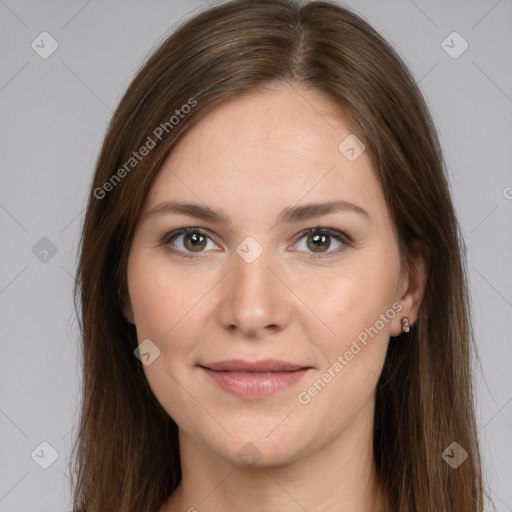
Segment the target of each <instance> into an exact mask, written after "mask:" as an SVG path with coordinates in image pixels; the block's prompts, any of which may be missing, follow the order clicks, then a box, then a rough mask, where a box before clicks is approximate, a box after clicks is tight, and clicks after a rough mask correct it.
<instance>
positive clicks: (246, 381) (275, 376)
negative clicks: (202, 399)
mask: <svg viewBox="0 0 512 512" xmlns="http://www.w3.org/2000/svg"><path fill="white" fill-rule="evenodd" d="M199 367H200V368H201V369H202V370H203V371H204V372H205V373H207V374H208V375H209V376H210V378H211V379H212V380H213V381H214V382H215V383H216V384H217V385H218V386H220V387H221V388H222V389H224V390H225V391H228V392H229V393H231V394H232V395H235V396H238V397H243V398H262V397H265V396H269V395H271V394H273V393H277V392H278V391H280V390H282V389H285V388H287V387H289V386H292V385H293V384H295V383H297V382H298V381H299V380H300V379H302V377H304V375H305V374H306V372H307V371H308V370H310V369H311V367H307V366H303V365H297V364H292V363H288V362H286V361H279V360H277V359H265V360H263V361H255V362H250V361H244V360H242V359H231V360H229V361H220V362H217V363H209V364H207V365H199Z"/></svg>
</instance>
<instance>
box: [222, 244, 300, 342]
mask: <svg viewBox="0 0 512 512" xmlns="http://www.w3.org/2000/svg"><path fill="white" fill-rule="evenodd" d="M232 264H233V267H232V270H231V271H230V272H229V273H228V275H227V276H226V277H225V279H224V280H223V284H222V286H223V290H222V293H221V300H220V306H219V310H218V311H219V321H220V323H221V324H222V326H223V327H224V328H226V329H228V330H230V331H237V330H238V331H240V332H241V333H243V334H244V335H245V336H246V337H251V338H261V337H262V336H265V335H268V334H269V333H270V334H273V333H276V332H279V331H281V330H283V329H284V328H285V327H286V325H287V324H288V323H289V321H290V316H291V311H292V305H293V303H292V298H293V293H292V292H291V290H290V289H289V288H288V287H287V286H286V279H285V278H284V275H283V274H284V272H283V271H282V270H279V266H278V265H276V263H275V262H273V261H272V257H271V255H270V254H269V251H265V250H264V251H263V252H262V253H261V254H260V255H259V256H258V257H257V258H256V259H255V260H254V261H252V262H248V261H246V260H245V259H244V258H243V257H241V256H240V255H239V254H238V253H234V254H233V262H232Z"/></svg>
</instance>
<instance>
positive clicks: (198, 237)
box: [162, 228, 351, 258]
mask: <svg viewBox="0 0 512 512" xmlns="http://www.w3.org/2000/svg"><path fill="white" fill-rule="evenodd" d="M303 238H306V249H298V250H305V251H306V252H308V250H310V251H311V252H312V254H311V255H310V257H311V258H315V257H319V258H323V257H330V256H333V255H334V254H336V253H338V252H339V251H340V250H342V249H343V247H344V246H348V245H350V243H351V239H350V238H349V237H348V236H347V235H345V234H344V233H342V232H340V231H336V230H332V229H327V228H311V229H307V230H305V231H303V232H302V233H301V234H300V238H299V239H298V241H297V242H295V244H294V245H297V244H299V242H300V241H301V240H302V239H303ZM180 239H181V240H180ZM332 239H335V240H336V241H337V242H338V244H339V245H338V247H337V248H334V249H331V250H328V249H329V248H330V247H331V240H332ZM178 240H180V241H179V242H178V245H181V246H182V248H180V247H176V245H175V242H176V241H178ZM208 240H210V241H211V239H210V237H209V236H208V234H207V233H205V232H204V231H202V230H200V229H198V228H182V229H179V230H177V231H173V232H171V233H168V234H167V235H165V236H164V238H163V240H162V244H163V245H165V246H167V245H169V244H170V245H172V246H173V249H172V250H173V251H174V252H177V253H180V255H182V256H184V257H187V258H195V257H197V256H192V255H190V253H201V252H204V251H205V250H206V249H208V247H207V241H208ZM211 243H212V245H213V246H215V244H214V243H213V242H211ZM211 248H212V247H210V249H211ZM187 253H188V254H187ZM323 254H325V256H323ZM315 255H319V256H315Z"/></svg>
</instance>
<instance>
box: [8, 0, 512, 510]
mask: <svg viewBox="0 0 512 512" xmlns="http://www.w3.org/2000/svg"><path fill="white" fill-rule="evenodd" d="M211 3H213V0H212V2H211ZM216 3H219V2H216ZM206 5H207V3H206V1H205V0H203V1H201V0H187V1H185V0H179V1H178V0H173V1H172V2H171V1H156V0H152V1H147V2H135V1H128V2H120V1H111V2H100V1H98V0H90V1H88V2H87V1H81V2H78V1H69V0H68V1H64V0H60V1H58V0H52V1H45V2H36V1H24V0H21V1H14V0H5V1H2V0H0V52H1V66H0V116H1V117H0V119H1V122H0V144H1V153H0V161H1V165H0V172H1V183H2V186H1V188H0V227H1V233H2V239H1V247H2V252H1V260H0V261H1V263H0V308H1V310H0V311H1V316H0V329H1V337H2V338H1V339H2V351H1V355H2V357H1V358H0V365H1V366H0V368H1V373H0V375H1V377H0V379H1V380H0V383H1V392H0V434H1V435H0V446H1V463H0V464H1V466H0V511H1V512H7V511H9V512H12V511H24V512H26V511H52V512H55V511H66V510H69V503H70V493H69V480H68V476H67V474H68V462H69V452H70V447H71V441H72V436H73V434H74V432H75V430H74V426H75V424H76V420H77V405H78V396H79V395H78V391H79V385H80V371H79V366H78V350H77V347H78V345H77V326H76V320H75V318H74V311H73V303H72V295H71V292H72V284H73V277H72V276H73V274H74V271H75V267H76V247H77V243H78V236H79V232H80V227H81V223H82V221H83V214H84V206H85V197H86V193H87V189H88V187H89V184H90V180H91V175H92V171H93V167H94V163H95V160H96V157H97V154H98V151H99V148H100V144H101V141H102V138H103V136H104V133H105V129H106V126H107V123H108V121H109V119H110V117H111V115H112V111H113V110H114V109H115V107H116V105H117V103H118V101H119V100H120V98H121V95H122V93H123V92H124V90H125V89H126V87H127V85H128V84H129V82H130V80H131V79H132V78H133V76H134V73H135V72H136V70H137V68H138V67H139V65H140V63H141V62H142V61H143V59H144V58H145V57H146V56H147V55H148V53H149V52H150V51H151V50H152V48H153V47H154V46H155V45H156V44H158V43H159V42H161V41H162V40H163V39H164V38H165V37H166V35H167V34H168V33H169V31H170V30H172V28H173V27H175V26H176V24H178V23H179V22H180V21H181V20H182V19H183V18H184V17H186V16H188V15H189V14H192V13H193V12H196V11H197V10H198V9H201V8H203V7H205V6H206ZM345 5H348V6H350V7H352V8H354V9H355V10H356V12H358V13H359V14H361V15H363V16H364V17H365V18H366V19H367V20H368V21H370V23H372V24H373V26H374V27H375V28H376V29H377V30H379V31H380V32H381V33H382V34H383V35H384V36H385V37H386V38H387V39H388V40H389V41H390V42H391V43H392V44H393V45H394V47H395V48H396V49H397V50H398V52H399V54H400V55H401V56H402V57H403V59H404V60H405V61H406V63H407V64H408V65H409V67H410V69H411V71H412V72H413V74H414V76H415V77H416V79H417V80H418V82H419V83H420V87H421V89H422V91H423V92H424V94H425V96H426V99H427V102H428V104H429V106H430V108H431V112H432V115H433V117H434V120H435V122H436V125H437V127H438V130H439V133H440V137H441V140H442V143H443V147H444V150H445V158H446V162H447V166H448V171H449V178H450V182H451V187H452V191H453V195H454V200H455V204H456V208H457V212H458V215H459V218H460V222H461V226H462V229H463V233H464V236H465V239H466V243H467V247H468V255H467V256H468V268H469V278H470V282H471V290H472V296H473V309H474V326H475V334H476V339H477V344H478V350H479V356H480V359H481V368H479V369H478V372H477V375H476V380H477V392H478V404H477V409H478V424H479V430H480V436H481V441H482V448H483V453H484V462H485V468H486V471H487V479H488V482H489V487H490V489H491V491H492V498H493V500H494V502H495V506H496V510H499V511H503V512H505V511H512V486H510V482H511V478H510V475H511V474H512V379H511V376H510V375H511V374H510V360H511V355H512V343H511V341H512V340H511V336H510V325H509V322H510V318H511V316H512V272H511V266H510V264H511V261H512V236H511V234H512V188H510V187H512V171H511V163H512V115H511V114H512V66H511V62H512V58H511V57H512V0H500V1H496V0H480V1H475V0H473V1H464V2H463V1H451V2H449V3H447V2H443V1H440V0H437V1H426V0H414V1H412V0H400V1H398V0H395V1H393V2H378V1H377V0H371V1H355V0H353V1H350V2H347V3H346V4H345ZM43 31H47V32H49V33H50V34H51V35H52V36H53V38H54V39H55V40H56V41H57V42H58V45H59V46H58V49H57V50H56V51H55V52H54V53H53V54H52V55H51V56H50V57H48V58H47V59H43V58H41V57H40V56H39V55H38V54H37V53H36V52H35V51H34V50H33V49H32V48H31V43H32V41H34V40H36V42H37V41H38V40H39V39H37V38H38V36H39V34H41V32H43ZM453 31H457V32H459V33H460V34H461V36H462V37H463V38H464V39H465V40H466V41H467V42H468V44H469V47H468V49H467V50H466V51H465V52H464V53H462V55H460V56H459V57H458V58H456V59H454V58H452V57H451V56H449V55H448V54H447V53H446V52H445V50H444V49H443V47H442V46H441V43H442V41H443V40H445V39H446V37H447V36H448V35H449V34H451V33H452V32H453ZM39 41H40V40H39ZM460 43H461V41H460V40H459V41H458V40H454V42H453V43H451V42H450V39H448V44H450V45H451V46H453V47H454V48H453V49H452V50H451V51H452V52H453V51H457V50H460V49H461V46H460ZM46 48H48V46H47V45H46ZM43 237H47V238H48V239H49V240H51V242H52V243H53V244H54V245H55V247H56V248H57V252H56V254H54V255H52V253H51V252H49V253H48V254H47V255H45V254H44V253H42V252H41V251H42V250H44V248H45V244H46V245H47V244H48V242H47V241H43V242H39V241H40V239H41V238H43ZM38 242H39V244H40V245H36V244H37V243H38ZM34 246H36V249H34V250H33V247H34ZM34 253H35V254H34ZM44 257H46V261H41V258H43V259H44ZM44 441H45V442H47V443H49V444H50V445H51V446H52V447H53V448H54V449H55V450H56V452H57V453H58V458H57V459H56V460H55V462H54V463H53V464H52V465H51V466H50V467H48V468H47V469H43V468H42V467H40V465H41V464H42V465H44V464H45V463H49V462H51V450H50V449H48V448H47V447H45V446H43V447H40V443H41V442H44ZM34 450H36V451H35V453H34V455H33V457H32V456H31V454H33V452H34ZM41 450H42V451H41ZM36 461H37V463H36ZM507 482H509V485H507ZM489 510H491V508H490V507H489Z"/></svg>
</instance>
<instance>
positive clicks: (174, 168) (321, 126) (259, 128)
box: [146, 86, 386, 216]
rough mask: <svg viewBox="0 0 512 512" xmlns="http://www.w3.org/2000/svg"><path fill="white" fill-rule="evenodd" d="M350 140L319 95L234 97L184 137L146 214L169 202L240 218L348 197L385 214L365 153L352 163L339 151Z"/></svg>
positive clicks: (290, 92) (285, 90) (293, 91)
mask: <svg viewBox="0 0 512 512" xmlns="http://www.w3.org/2000/svg"><path fill="white" fill-rule="evenodd" d="M350 135H351V129H350V125H349V123H348V122H347V121H346V120H345V119H343V117H342V116H341V115H340V114H339V109H337V108H336V105H334V104H333V103H332V102H331V101H330V100H329V99H328V98H326V97H325V96H323V95H322V94H320V93H318V92H312V91H306V90H299V89H297V88H292V87H288V86H282V87H278V88H275V89H273V90H264V91H257V92H251V93H249V94H244V95H242V96H237V97H236V98H233V99H230V100H229V101H226V102H224V103H222V104H221V105H219V106H218V107H216V108H215V109H214V110H213V111H211V112H210V113H208V114H207V115H206V116H205V117H204V118H203V119H202V120H200V121H199V122H198V123H197V124H196V125H194V126H193V127H192V128H191V129H190V130H189V131H188V132H187V133H186V134H185V135H184V136H183V137H182V139H181V140H180V141H179V142H178V144H177V145H176V146H175V147H174V149H173V150H172V152H171V153H170V155H169V156H168V157H167V159H166V161H165V162H164V164H163V165H162V168H161V169H160V171H159V173H158V175H157V177H156V179H155V182H154V183H153V186H152V188H151V190H150V193H149V196H148V199H147V208H146V209H149V208H151V207H152V206H154V205H155V204H157V203H159V202H161V201H166V200H169V199H171V198H172V199H185V198H186V199H190V200H195V201H196V202H197V201H200V202H203V203H205V204H208V205H209V206H213V207H218V208H222V209H223V210H227V211H230V209H231V207H232V208H233V209H234V211H236V212H237V214H239V215H240V216H244V215H245V214H247V215H251V214H252V215H254V214H261V215H263V214H264V213H265V212H267V213H269V212H270V210H272V211H273V210H274V209H275V210H276V211H277V210H281V209H282V208H283V207H286V206H289V205H291V204H296V203H297V202H299V201H301V200H302V201H304V202H311V201H330V200H333V201H334V200H340V199H344V200H348V201H351V202H354V203H357V202H359V203H364V204H365V205H366V206H368V207H369V205H372V208H375V209H377V210H378V209H379V208H384V209H385V208H386V206H385V204H384V197H383V194H382V191H381V187H380V184H379V183H378V180H377V179H376V177H375V173H374V171H373V169H372V168H371V164H370V160H369V157H368V155H366V153H365V152H363V153H362V154H361V155H360V156H359V157H358V158H357V159H355V160H353V161H351V160H349V159H348V158H347V157H346V156H345V154H343V153H342V152H341V151H340V149H339V145H340V143H341V142H342V141H344V140H345V139H346V138H347V137H348V136H350ZM365 208H366V207H365ZM376 213H378V212H376Z"/></svg>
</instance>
